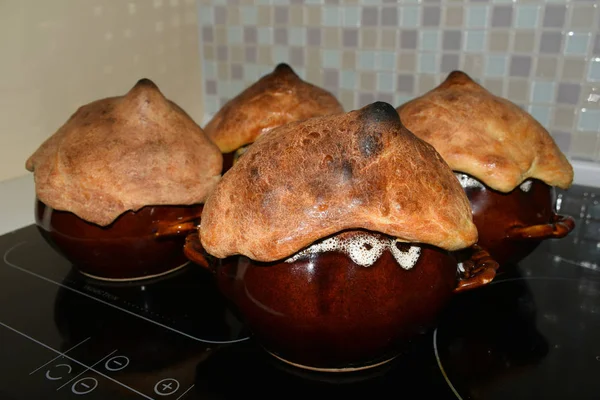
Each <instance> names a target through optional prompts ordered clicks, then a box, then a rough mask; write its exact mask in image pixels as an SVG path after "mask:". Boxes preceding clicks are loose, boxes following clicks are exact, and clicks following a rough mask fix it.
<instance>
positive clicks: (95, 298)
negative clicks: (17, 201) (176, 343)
mask: <svg viewBox="0 0 600 400" xmlns="http://www.w3.org/2000/svg"><path fill="white" fill-rule="evenodd" d="M26 243H27V242H21V243H18V244H16V245H14V246H13V247H11V248H10V249H8V250H7V251H6V253H4V263H5V264H6V265H8V266H9V267H12V268H14V269H16V270H18V271H21V272H24V273H26V274H29V275H32V276H35V277H36V278H39V279H42V280H44V281H46V282H49V283H53V284H55V285H57V286H60V287H61V288H64V289H67V290H70V291H71V292H74V293H77V294H80V295H81V296H85V297H87V298H90V299H92V300H95V301H97V302H99V303H102V304H104V305H107V306H109V307H112V308H115V309H117V310H120V311H123V312H124V313H127V314H129V315H133V316H134V317H137V318H140V319H143V320H144V321H147V322H150V323H152V324H154V325H158V326H160V327H161V328H164V329H167V330H170V331H172V332H175V333H178V334H180V335H182V336H185V337H187V338H190V339H193V340H196V341H198V342H203V343H211V344H230V343H238V342H243V341H245V340H248V339H250V336H246V337H243V338H240V339H235V340H207V339H201V338H198V337H195V336H192V335H190V334H189V333H185V332H182V331H180V330H178V329H175V328H172V327H170V326H168V325H165V324H161V323H160V322H157V321H154V320H152V319H150V318H146V317H144V316H143V315H139V314H136V313H134V312H132V311H129V310H127V309H125V308H122V307H119V306H117V305H115V304H112V303H109V302H107V301H104V300H102V299H99V298H97V297H94V296H91V295H89V294H87V293H84V292H81V291H79V290H77V289H73V288H72V287H70V286H67V285H63V284H62V283H60V282H56V281H53V280H52V279H50V278H46V277H45V276H42V275H39V274H36V273H35V272H32V271H29V270H28V269H25V268H23V267H19V266H18V265H16V264H13V263H11V262H10V261H8V255H9V254H10V252H12V251H13V250H15V249H16V248H17V247H19V246H22V245H24V244H26Z"/></svg>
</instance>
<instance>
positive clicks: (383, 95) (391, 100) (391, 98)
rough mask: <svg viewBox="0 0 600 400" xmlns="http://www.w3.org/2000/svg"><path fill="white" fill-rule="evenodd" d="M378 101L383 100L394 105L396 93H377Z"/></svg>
mask: <svg viewBox="0 0 600 400" xmlns="http://www.w3.org/2000/svg"><path fill="white" fill-rule="evenodd" d="M377 101H383V102H384V103H388V104H390V105H392V106H393V105H394V95H393V94H392V93H377Z"/></svg>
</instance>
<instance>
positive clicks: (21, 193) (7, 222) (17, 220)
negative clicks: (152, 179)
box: [0, 161, 600, 235]
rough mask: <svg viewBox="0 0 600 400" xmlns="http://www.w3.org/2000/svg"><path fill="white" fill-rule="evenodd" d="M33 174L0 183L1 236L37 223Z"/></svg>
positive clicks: (595, 181) (588, 181)
mask: <svg viewBox="0 0 600 400" xmlns="http://www.w3.org/2000/svg"><path fill="white" fill-rule="evenodd" d="M571 164H572V165H573V169H574V170H575V179H574V182H573V183H574V184H576V185H584V186H592V187H600V163H593V162H585V161H571ZM34 201H35V185H34V183H33V174H26V175H23V176H20V177H18V178H13V179H9V180H6V181H2V182H0V235H3V234H5V233H8V232H11V231H13V230H15V229H19V228H22V227H24V226H27V225H30V224H32V223H34V222H35V219H34V205H35V204H34Z"/></svg>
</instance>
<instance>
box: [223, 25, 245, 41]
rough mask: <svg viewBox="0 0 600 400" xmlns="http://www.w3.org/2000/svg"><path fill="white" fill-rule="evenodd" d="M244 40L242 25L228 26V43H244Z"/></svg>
mask: <svg viewBox="0 0 600 400" xmlns="http://www.w3.org/2000/svg"><path fill="white" fill-rule="evenodd" d="M243 42H244V32H243V31H242V27H241V26H230V27H228V28H227V43H229V44H242V43H243Z"/></svg>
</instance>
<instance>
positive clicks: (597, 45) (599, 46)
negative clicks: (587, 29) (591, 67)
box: [592, 33, 600, 56]
mask: <svg viewBox="0 0 600 400" xmlns="http://www.w3.org/2000/svg"><path fill="white" fill-rule="evenodd" d="M592 53H593V54H594V55H596V56H600V33H597V34H596V39H594V49H593V50H592Z"/></svg>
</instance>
